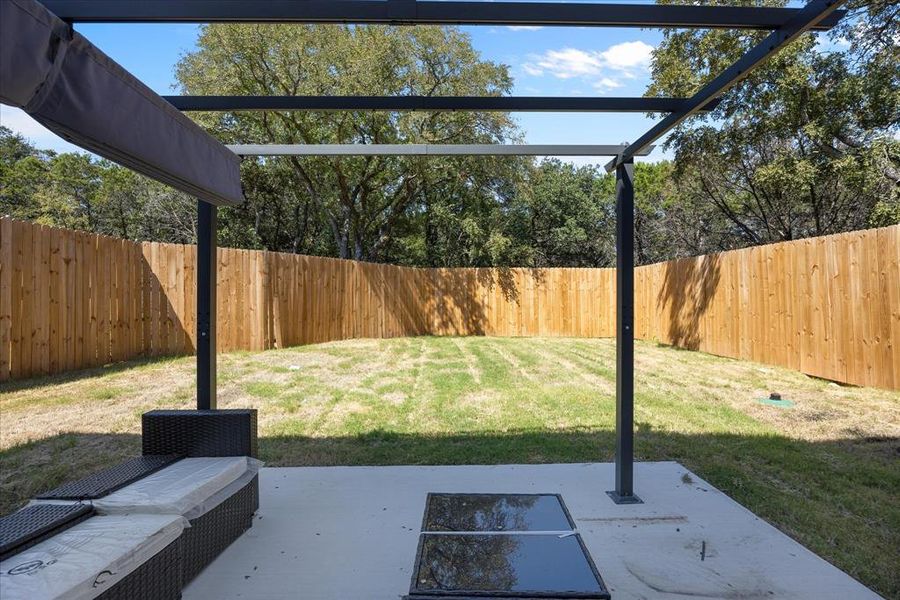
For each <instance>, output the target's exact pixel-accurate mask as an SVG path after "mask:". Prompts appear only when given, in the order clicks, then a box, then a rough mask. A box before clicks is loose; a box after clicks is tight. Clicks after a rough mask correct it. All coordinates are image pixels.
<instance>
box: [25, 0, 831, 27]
mask: <svg viewBox="0 0 900 600" xmlns="http://www.w3.org/2000/svg"><path fill="white" fill-rule="evenodd" d="M43 2H44V4H45V5H46V6H47V7H48V8H49V9H50V10H51V11H53V12H54V13H56V14H57V15H59V16H60V17H61V18H63V19H65V20H67V21H70V22H73V23H77V22H81V23H267V22H269V23H368V24H385V25H519V26H522V25H531V26H540V25H550V26H553V25H558V26H582V27H678V28H727V29H777V28H779V27H781V26H782V25H784V24H785V23H787V22H788V21H789V20H791V19H792V18H793V17H794V16H795V15H796V14H797V13H798V12H799V11H798V9H794V8H775V7H763V6H703V5H699V6H697V5H695V6H687V5H676V4H637V5H636V4H600V3H584V4H582V3H572V4H569V3H559V2H459V1H433V0H422V1H419V2H416V1H415V0H300V1H298V0H153V1H152V2H135V1H133V0H132V1H123V0H43ZM838 20H839V16H837V15H835V16H834V17H832V18H830V19H828V20H826V21H823V22H822V23H819V24H817V28H819V29H823V30H825V29H828V28H830V27H832V26H834V25H835V24H836V23H837V21H838Z"/></svg>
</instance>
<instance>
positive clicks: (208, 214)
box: [197, 200, 218, 410]
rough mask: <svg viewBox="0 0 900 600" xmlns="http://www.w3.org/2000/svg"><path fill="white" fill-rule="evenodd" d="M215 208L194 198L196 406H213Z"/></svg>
mask: <svg viewBox="0 0 900 600" xmlns="http://www.w3.org/2000/svg"><path fill="white" fill-rule="evenodd" d="M217 230H218V218H217V209H216V207H215V206H214V205H212V204H209V203H208V202H203V201H202V200H198V201H197V408H198V409H200V410H203V409H214V408H216V232H217Z"/></svg>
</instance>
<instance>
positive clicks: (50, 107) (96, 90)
mask: <svg viewBox="0 0 900 600" xmlns="http://www.w3.org/2000/svg"><path fill="white" fill-rule="evenodd" d="M0 102H3V103H4V104H9V105H12V106H17V107H19V108H22V109H24V110H25V111H26V112H27V113H28V114H30V115H31V116H32V117H34V119H35V120H37V121H38V122H40V123H41V124H42V125H44V126H45V127H47V128H48V129H50V130H51V131H53V132H54V133H56V134H58V135H60V136H61V137H63V138H65V139H67V140H69V141H70V142H72V143H73V144H76V145H78V146H81V147H82V148H86V149H87V150H90V151H91V152H94V153H96V154H98V155H100V156H103V157H106V158H109V159H110V160H114V161H116V162H118V163H120V164H122V165H124V166H126V167H129V168H131V169H134V170H135V171H137V172H139V173H143V174H144V175H147V176H149V177H152V178H154V179H157V180H159V181H162V182H164V183H167V184H169V185H171V186H172V187H174V188H176V189H179V190H182V191H184V192H187V193H189V194H191V195H192V196H195V197H197V198H199V199H201V200H204V201H206V202H209V203H211V204H216V205H234V204H239V203H241V202H243V200H244V197H243V193H242V191H241V182H240V158H239V157H238V156H237V155H235V154H234V153H233V152H231V151H230V150H228V149H227V148H226V147H225V146H224V145H222V144H221V143H220V142H219V141H217V140H216V139H215V138H213V137H211V136H210V135H209V134H207V133H206V132H205V131H203V129H201V128H200V127H199V126H198V125H197V124H196V123H194V122H193V121H191V120H190V119H189V118H187V117H186V116H184V115H183V114H182V113H181V112H180V111H179V110H177V109H176V108H174V107H173V106H172V105H171V104H169V103H168V102H166V101H165V100H163V99H162V98H161V97H160V96H158V95H157V94H156V93H154V92H153V91H152V90H151V89H150V88H148V87H147V86H145V85H144V84H143V83H141V82H140V81H138V80H137V79H136V78H135V77H134V76H132V75H131V74H130V73H128V71H126V70H125V69H123V68H122V67H121V66H119V65H118V64H116V62H115V61H113V60H112V59H110V58H109V57H108V56H106V55H105V54H104V53H103V52H101V51H100V50H99V49H97V48H96V47H95V46H94V45H93V44H91V43H90V42H89V41H87V40H86V39H85V38H84V37H83V36H81V35H80V34H78V33H76V32H74V31H73V30H72V28H71V27H70V26H69V25H68V24H66V23H65V22H63V21H62V20H61V19H59V18H58V17H56V15H54V14H52V13H51V12H49V11H48V10H47V9H46V8H45V7H44V6H43V5H42V4H40V3H39V2H37V1H36V0H0Z"/></svg>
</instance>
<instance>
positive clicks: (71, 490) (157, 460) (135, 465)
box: [38, 454, 181, 500]
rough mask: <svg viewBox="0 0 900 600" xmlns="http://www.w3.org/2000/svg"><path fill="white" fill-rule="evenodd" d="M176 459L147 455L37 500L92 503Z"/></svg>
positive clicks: (72, 483)
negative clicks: (91, 501)
mask: <svg viewBox="0 0 900 600" xmlns="http://www.w3.org/2000/svg"><path fill="white" fill-rule="evenodd" d="M180 459H181V457H180V456H176V455H174V454H168V455H158V454H148V455H147V456H137V457H134V458H130V459H128V460H126V461H125V462H122V463H119V464H117V465H114V466H112V467H110V468H108V469H104V470H102V471H98V472H96V473H92V474H91V475H88V476H87V477H85V478H84V479H79V480H78V481H70V482H68V483H65V484H63V485H61V486H59V487H58V488H56V489H53V490H50V491H49V492H45V493H43V494H41V495H39V496H38V498H41V499H45V500H93V499H95V498H102V497H104V496H108V495H109V494H112V493H113V492H115V491H116V490H119V489H121V488H123V487H125V486H126V485H128V484H130V483H133V482H135V481H137V480H138V479H142V478H144V477H146V476H148V475H152V474H153V473H156V472H157V471H159V470H160V469H162V468H164V467H168V466H169V465H171V464H173V463H174V462H175V461H177V460H180Z"/></svg>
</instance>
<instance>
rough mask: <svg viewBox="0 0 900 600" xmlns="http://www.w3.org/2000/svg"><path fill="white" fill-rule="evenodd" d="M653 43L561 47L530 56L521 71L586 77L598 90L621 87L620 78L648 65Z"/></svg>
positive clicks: (643, 70)
mask: <svg viewBox="0 0 900 600" xmlns="http://www.w3.org/2000/svg"><path fill="white" fill-rule="evenodd" d="M652 52H653V46H651V45H650V44H647V43H644V42H642V41H640V40H637V41H634V42H623V43H621V44H615V45H613V46H610V47H609V48H607V49H605V50H580V49H578V48H561V49H558V50H547V51H546V52H544V53H543V54H539V55H532V56H530V57H529V60H528V61H527V62H525V63H523V64H522V70H523V71H524V72H525V73H526V74H528V75H531V76H533V77H541V76H543V75H552V76H553V77H556V78H557V79H573V78H580V79H588V80H592V85H593V87H594V88H595V89H598V90H610V89H615V88H619V87H622V86H623V85H624V84H623V83H622V80H623V79H634V78H636V77H637V76H638V75H639V74H641V73H643V72H646V70H647V69H648V67H649V66H650V60H651V58H652Z"/></svg>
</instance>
